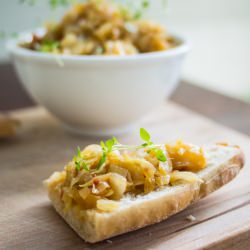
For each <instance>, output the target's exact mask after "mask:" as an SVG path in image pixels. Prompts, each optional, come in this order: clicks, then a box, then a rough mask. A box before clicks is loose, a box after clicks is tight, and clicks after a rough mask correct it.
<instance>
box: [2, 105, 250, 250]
mask: <svg viewBox="0 0 250 250" xmlns="http://www.w3.org/2000/svg"><path fill="white" fill-rule="evenodd" d="M13 116H14V117H16V118H18V119H19V120H21V123H22V127H21V129H20V131H19V135H18V137H17V138H16V139H12V140H10V141H2V142H0V249H101V250H102V249H119V250H123V249H124V250H125V249H148V250H149V249H174V250H177V249H237V250H239V249H250V247H249V246H250V162H249V161H247V163H246V166H245V168H244V169H243V171H242V172H241V173H240V175H239V176H238V177H237V178H236V179H235V180H234V181H233V182H231V183H230V184H228V185H227V186H225V187H223V188H222V189H221V190H219V191H217V192H216V193H214V194H212V195H211V196H209V197H207V198H205V199H204V200H201V201H200V202H198V203H196V204H194V205H192V206H191V207H190V208H188V209H186V210H185V211H183V212H181V213H179V214H177V215H175V216H173V217H171V218H170V219H168V220H166V221H164V222H161V223H159V224H156V225H153V226H149V227H146V228H144V229H140V230H138V231H135V232H131V233H128V234H125V235H121V236H118V237H115V238H113V239H112V240H111V241H105V242H102V243H99V244H94V245H91V244H86V243H85V242H84V241H82V240H81V239H80V238H79V237H78V236H77V235H76V234H75V233H74V232H73V231H72V230H71V229H70V228H69V227H68V226H67V224H66V223H65V222H64V221H63V220H62V219H61V218H60V217H59V216H58V215H57V214H56V212H55V211H54V210H53V208H52V206H51V204H50V202H49V200H48V199H47V196H46V193H45V191H44V190H43V186H42V180H44V179H45V178H47V177H48V176H49V175H50V174H51V173H52V172H53V171H55V170H60V169H62V167H63V166H64V165H65V164H66V163H67V162H68V160H69V159H71V158H72V156H73V154H74V151H75V149H76V147H77V146H78V145H79V146H81V147H84V146H85V145H87V144H89V143H97V142H99V140H100V138H84V137H76V136H71V135H69V134H67V133H65V132H64V131H63V129H62V128H61V126H60V124H59V123H58V122H57V121H56V120H55V119H54V118H52V117H51V116H50V115H49V114H48V113H47V112H46V111H45V110H43V109H42V108H33V109H26V110H22V111H19V112H16V113H13ZM140 126H142V127H145V128H146V129H148V130H149V131H150V133H151V134H152V135H153V137H154V138H153V139H154V141H156V142H167V141H169V140H172V139H178V138H183V139H185V140H188V141H190V142H193V143H211V142H216V141H230V142H232V143H234V144H238V145H241V147H242V148H243V150H244V151H245V154H246V155H247V156H248V155H250V140H249V138H248V137H247V136H244V135H242V134H239V133H237V132H235V131H232V130H229V129H227V128H225V127H222V126H219V125H217V124H214V123H213V122H211V121H209V120H207V119H206V118H203V117H201V116H198V115H196V114H194V113H192V112H190V111H189V110H185V109H184V108H182V107H180V106H177V105H175V104H173V103H167V104H165V105H163V106H162V107H159V108H158V109H157V110H155V111H154V112H152V113H151V114H150V115H149V116H148V117H146V118H145V119H144V120H143V121H141V123H140V124H138V128H139V127H140ZM138 128H135V130H134V132H133V133H131V134H126V135H124V136H122V137H120V138H119V140H120V141H121V142H123V143H135V142H139V138H138ZM249 129H250V128H249ZM247 160H248V159H247ZM188 215H193V216H195V217H196V220H195V221H193V222H190V221H188V220H187V219H186V217H187V216H188Z"/></svg>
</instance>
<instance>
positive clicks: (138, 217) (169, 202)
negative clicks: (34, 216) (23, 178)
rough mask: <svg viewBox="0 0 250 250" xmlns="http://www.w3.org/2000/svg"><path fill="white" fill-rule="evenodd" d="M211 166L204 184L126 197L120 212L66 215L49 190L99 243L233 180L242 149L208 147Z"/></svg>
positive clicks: (203, 174) (73, 222)
mask: <svg viewBox="0 0 250 250" xmlns="http://www.w3.org/2000/svg"><path fill="white" fill-rule="evenodd" d="M204 150H205V155H206V159H207V166H206V168H205V169H203V170H202V171H200V172H198V173H197V174H198V176H199V177H200V178H201V179H202V180H203V182H202V183H201V182H198V181H197V182H195V183H185V184H179V185H176V186H168V187H165V188H163V189H161V190H158V191H153V192H150V193H149V194H146V195H138V196H136V197H132V196H130V195H128V194H127V195H125V196H124V197H123V198H122V200H120V206H119V208H118V209H116V210H114V211H112V212H100V211H98V210H97V209H90V210H85V211H79V208H77V207H75V208H74V207H73V208H72V209H70V210H69V211H67V212H64V204H63V202H62V201H61V198H60V195H59V192H58V191H56V190H55V189H52V188H51V189H50V188H49V189H48V194H49V198H50V199H51V201H52V203H53V206H54V207H55V209H56V211H57V212H58V213H59V214H60V215H61V216H62V217H63V218H64V219H65V221H66V222H67V223H68V224H69V225H70V226H71V227H72V228H73V229H74V230H75V231H76V233H77V234H78V235H79V236H80V237H82V238H83V239H84V240H85V241H87V242H91V243H95V242H98V241H102V240H104V239H108V238H110V237H113V236H116V235H119V234H123V233H126V232H130V231H133V230H136V229H139V228H142V227H145V226H147V225H151V224H154V223H157V222H160V221H162V220H164V219H166V218H168V217H170V216H171V215H173V214H176V213H178V212H180V211H182V210H183V209H185V208H186V207H188V206H189V205H190V204H191V203H193V202H196V201H198V200H199V199H201V198H203V197H205V196H207V195H208V194H210V193H211V192H213V191H215V190H217V189H218V188H220V187H222V186H223V185H225V184H226V183H228V182H229V181H231V180H232V179H233V178H234V177H235V176H236V175H237V174H238V173H239V171H240V169H241V168H242V167H243V165H244V156H243V153H242V152H241V150H240V149H239V148H238V147H234V146H223V145H212V146H205V147H204ZM50 181H52V180H50V179H48V180H47V183H49V182H50ZM48 186H49V185H48Z"/></svg>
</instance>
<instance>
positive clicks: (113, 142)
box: [74, 128, 167, 171]
mask: <svg viewBox="0 0 250 250" xmlns="http://www.w3.org/2000/svg"><path fill="white" fill-rule="evenodd" d="M140 137H141V139H142V140H143V141H144V143H143V144H141V145H138V146H133V145H132V146H129V145H122V144H120V143H119V142H118V140H117V139H116V138H115V137H113V138H112V139H109V140H107V141H105V142H104V141H101V142H100V146H101V148H102V156H101V159H100V161H99V163H98V165H97V170H99V169H100V168H102V167H103V166H104V164H105V163H106V161H107V156H108V154H109V153H111V152H113V151H115V150H138V149H143V148H145V149H146V152H147V153H151V152H153V153H154V154H155V156H156V158H157V159H158V161H160V162H166V161H167V157H166V155H165V153H164V151H163V150H162V149H161V148H162V147H164V145H157V144H154V143H153V142H152V141H151V136H150V134H149V133H148V131H147V130H146V129H144V128H141V129H140ZM74 162H75V166H76V168H77V169H78V170H81V169H85V170H86V171H89V167H88V165H87V164H86V162H85V161H84V158H83V156H82V153H81V150H80V148H79V147H78V149H77V155H76V156H75V157H74Z"/></svg>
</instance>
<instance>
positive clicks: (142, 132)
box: [140, 128, 151, 143]
mask: <svg viewBox="0 0 250 250" xmlns="http://www.w3.org/2000/svg"><path fill="white" fill-rule="evenodd" d="M140 137H141V139H142V140H143V141H145V142H147V143H150V139H151V136H150V134H149V133H148V131H147V130H146V129H145V128H140Z"/></svg>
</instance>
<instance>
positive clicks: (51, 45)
mask: <svg viewBox="0 0 250 250" xmlns="http://www.w3.org/2000/svg"><path fill="white" fill-rule="evenodd" d="M59 45H60V44H59V42H57V41H43V42H42V44H41V47H40V48H39V51H40V52H48V53H50V52H54V51H55V50H56V49H58V47H59Z"/></svg>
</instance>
